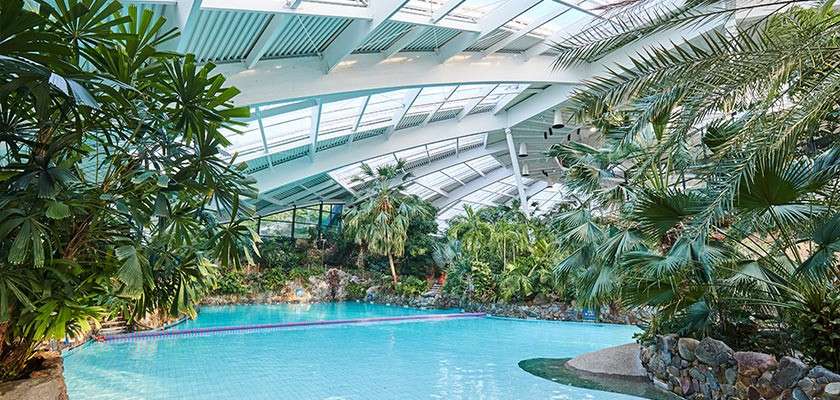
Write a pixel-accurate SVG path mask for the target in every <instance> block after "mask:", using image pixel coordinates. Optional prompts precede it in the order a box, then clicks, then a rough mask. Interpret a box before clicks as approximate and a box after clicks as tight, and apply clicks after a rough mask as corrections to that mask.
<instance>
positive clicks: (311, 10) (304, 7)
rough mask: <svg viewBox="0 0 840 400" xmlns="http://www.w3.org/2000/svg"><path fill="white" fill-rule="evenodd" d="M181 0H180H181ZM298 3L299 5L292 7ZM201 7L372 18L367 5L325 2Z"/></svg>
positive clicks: (215, 0) (257, 1)
mask: <svg viewBox="0 0 840 400" xmlns="http://www.w3.org/2000/svg"><path fill="white" fill-rule="evenodd" d="M179 1H180V0H179ZM293 3H298V6H297V7H290V5H292V4H293ZM201 8H203V9H207V10H226V11H237V12H258V13H272V14H291V15H312V16H323V17H342V18H352V19H370V18H371V15H370V12H369V11H368V10H367V8H366V7H356V6H352V5H343V4H330V3H323V2H300V1H294V2H291V3H288V2H286V1H266V0H203V4H202V5H201Z"/></svg>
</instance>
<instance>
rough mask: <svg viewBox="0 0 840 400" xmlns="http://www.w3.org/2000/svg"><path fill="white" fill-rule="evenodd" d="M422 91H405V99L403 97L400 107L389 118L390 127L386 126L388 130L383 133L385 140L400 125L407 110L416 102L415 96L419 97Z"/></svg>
mask: <svg viewBox="0 0 840 400" xmlns="http://www.w3.org/2000/svg"><path fill="white" fill-rule="evenodd" d="M422 90H423V89H420V88H416V89H411V90H408V91H406V93H405V97H403V103H402V107H401V108H400V109H399V110H397V111H396V112H395V113H394V116H392V117H391V125H390V126H388V130H387V131H386V132H385V138H386V139H387V138H390V137H391V134H392V133H394V130H396V129H397V125H399V124H400V121H402V119H403V118H405V114H406V113H407V112H408V109H410V108H411V106H412V105H413V104H414V101H416V100H417V96H420V92H421V91H422Z"/></svg>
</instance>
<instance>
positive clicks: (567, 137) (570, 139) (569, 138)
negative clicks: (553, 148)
mask: <svg viewBox="0 0 840 400" xmlns="http://www.w3.org/2000/svg"><path fill="white" fill-rule="evenodd" d="M566 141H567V142H571V141H572V134H571V133H570V134H568V135H566Z"/></svg>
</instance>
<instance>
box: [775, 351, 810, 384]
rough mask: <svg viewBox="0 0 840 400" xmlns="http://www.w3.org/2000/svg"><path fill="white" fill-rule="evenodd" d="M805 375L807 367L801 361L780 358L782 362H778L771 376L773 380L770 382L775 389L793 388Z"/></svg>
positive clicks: (791, 358)
mask: <svg viewBox="0 0 840 400" xmlns="http://www.w3.org/2000/svg"><path fill="white" fill-rule="evenodd" d="M806 374H808V366H807V365H805V363H803V362H802V360H800V359H798V358H793V357H782V360H781V361H780V362H779V368H778V369H777V370H776V373H775V374H773V379H772V380H771V381H770V382H771V383H772V384H773V386H776V387H777V388H780V389H787V388H791V387H793V385H795V384H796V383H798V382H799V380H800V379H802V378H804V377H805V375H806Z"/></svg>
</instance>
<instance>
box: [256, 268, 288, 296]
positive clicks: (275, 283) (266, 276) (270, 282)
mask: <svg viewBox="0 0 840 400" xmlns="http://www.w3.org/2000/svg"><path fill="white" fill-rule="evenodd" d="M287 281H288V276H287V275H286V274H285V273H284V272H283V270H282V269H280V268H271V269H269V270H267V271H264V272H263V273H262V282H261V286H262V288H263V289H264V290H270V291H280V290H282V289H283V286H285V285H286V282H287Z"/></svg>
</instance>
